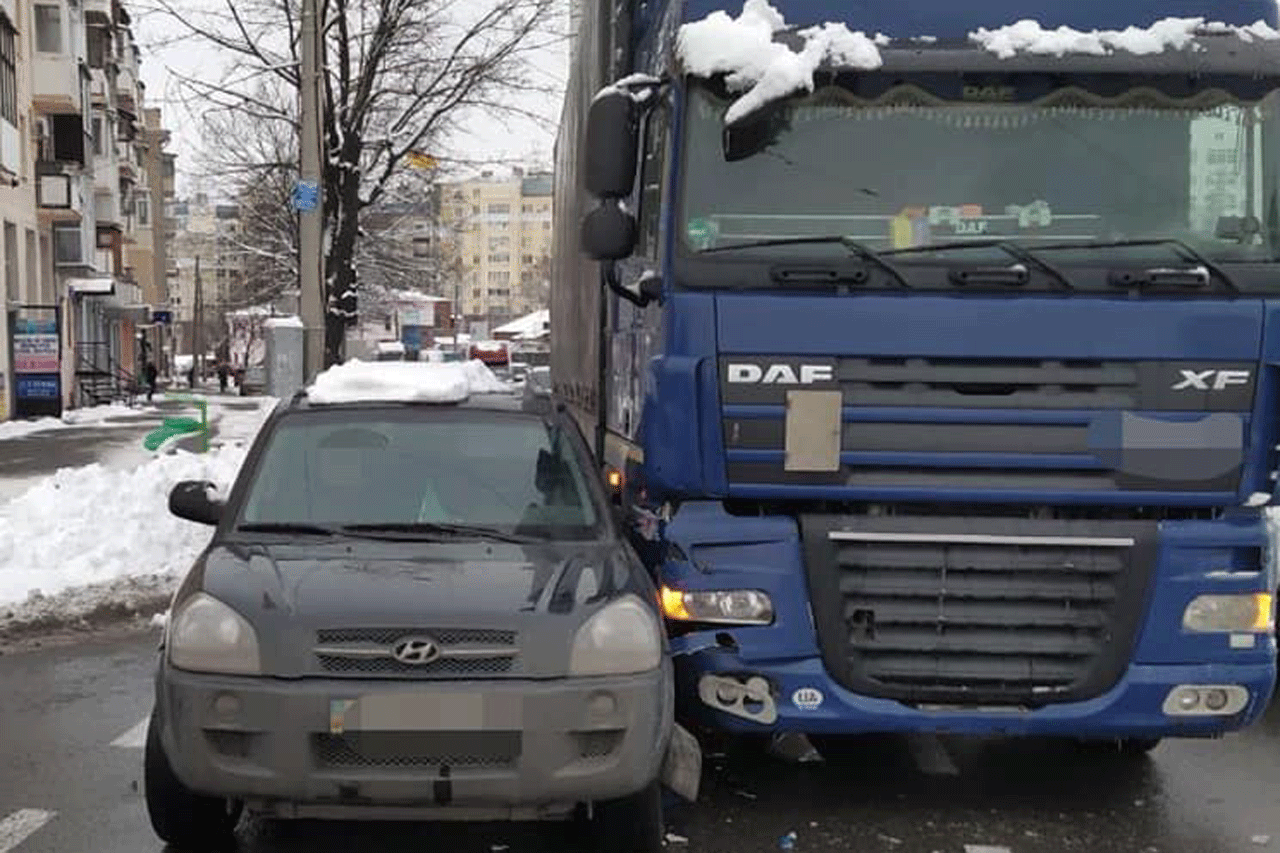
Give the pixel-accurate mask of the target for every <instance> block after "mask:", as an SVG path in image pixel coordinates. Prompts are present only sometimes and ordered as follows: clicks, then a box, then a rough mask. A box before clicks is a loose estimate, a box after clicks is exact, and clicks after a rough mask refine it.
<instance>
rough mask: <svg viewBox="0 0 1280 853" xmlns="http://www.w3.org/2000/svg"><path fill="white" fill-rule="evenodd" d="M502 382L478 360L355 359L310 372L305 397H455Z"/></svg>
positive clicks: (320, 400)
mask: <svg viewBox="0 0 1280 853" xmlns="http://www.w3.org/2000/svg"><path fill="white" fill-rule="evenodd" d="M508 390H509V389H508V388H507V386H506V384H505V383H503V382H502V381H501V380H499V379H498V377H496V376H494V375H493V372H492V371H491V370H489V368H488V367H486V366H485V365H484V363H483V362H480V361H466V362H420V361H360V360H359V359H353V360H351V361H348V362H346V363H344V364H339V365H335V366H333V367H331V368H329V369H328V370H326V371H324V372H323V373H321V374H320V375H319V376H317V377H316V380H315V383H314V384H312V385H311V387H309V388H308V389H307V401H308V402H310V403H316V404H320V405H331V404H336V403H461V402H464V401H466V400H467V399H468V398H469V397H470V396H471V395H472V394H500V393H504V392H506V391H508Z"/></svg>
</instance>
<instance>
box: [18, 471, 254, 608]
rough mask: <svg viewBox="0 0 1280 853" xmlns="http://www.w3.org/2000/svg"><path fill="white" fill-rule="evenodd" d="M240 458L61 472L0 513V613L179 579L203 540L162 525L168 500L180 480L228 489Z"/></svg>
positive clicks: (196, 532)
mask: <svg viewBox="0 0 1280 853" xmlns="http://www.w3.org/2000/svg"><path fill="white" fill-rule="evenodd" d="M244 456H245V450H244V449H243V448H239V447H225V448H222V449H219V450H216V451H213V452H210V453H207V454H195V453H184V452H178V453H175V454H173V455H170V456H159V457H156V458H154V459H152V460H150V461H148V462H147V463H145V464H143V465H141V466H139V467H137V468H134V469H132V470H124V471H121V470H111V469H109V468H107V467H106V466H104V465H102V464H99V463H95V464H93V465H88V466H85V467H83V468H64V469H62V470H61V471H59V472H57V473H56V474H54V475H53V476H51V477H48V478H47V479H45V480H44V481H42V482H41V483H39V484H37V485H36V486H34V487H33V488H31V489H30V490H28V491H27V492H26V493H24V494H23V495H21V496H20V497H18V498H15V499H14V500H12V501H10V502H9V503H8V504H5V505H3V506H0V604H11V603H16V602H22V601H24V600H27V599H28V598H29V597H30V598H31V599H34V600H37V601H38V599H40V598H42V597H48V596H52V595H56V594H58V593H61V592H63V591H65V590H69V589H72V588H75V587H83V586H88V585H91V584H101V583H104V582H111V581H116V580H118V579H121V578H124V577H126V576H141V577H147V576H162V577H174V576H176V575H178V574H181V573H185V572H186V571H187V569H189V568H190V567H191V563H192V561H193V560H194V559H195V557H196V555H197V554H199V553H200V551H201V549H203V548H204V547H205V545H206V544H208V541H209V535H210V532H211V531H210V528H208V527H205V526H204V525H200V524H193V523H191V522H188V521H183V520H181V519H178V518H176V517H175V516H172V515H170V514H169V492H170V490H171V489H172V488H173V487H174V485H176V484H177V483H178V482H179V481H180V480H212V481H214V482H217V483H224V484H225V483H230V482H231V481H232V480H234V479H235V475H236V472H237V471H239V469H240V464H241V463H242V462H243V461H244ZM122 496H127V498H126V499H122ZM33 593H35V595H33Z"/></svg>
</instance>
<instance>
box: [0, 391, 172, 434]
mask: <svg viewBox="0 0 1280 853" xmlns="http://www.w3.org/2000/svg"><path fill="white" fill-rule="evenodd" d="M157 399H163V395H160V397H158V398H157ZM153 411H154V408H153V407H150V406H146V407H143V408H130V407H128V406H126V405H124V404H123V403H111V404H108V405H102V406H91V407H89V408H84V409H68V410H67V411H66V412H64V413H63V415H62V417H61V418H53V417H44V418H32V419H30V420H16V421H0V440H3V439H6V438H22V437H24V436H28V435H32V434H33V433H37V432H47V431H48V430H53V429H66V428H67V427H85V426H101V427H135V428H136V427H137V426H138V424H137V423H136V422H129V421H127V420H126V421H120V420H114V421H113V420H112V418H117V419H118V418H128V417H130V416H135V417H136V416H137V415H141V414H147V413H149V412H153Z"/></svg>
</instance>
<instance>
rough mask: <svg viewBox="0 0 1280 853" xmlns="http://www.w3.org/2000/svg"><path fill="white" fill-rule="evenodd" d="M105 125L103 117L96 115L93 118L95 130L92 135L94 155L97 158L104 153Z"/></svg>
mask: <svg viewBox="0 0 1280 853" xmlns="http://www.w3.org/2000/svg"><path fill="white" fill-rule="evenodd" d="M104 124H105V122H104V121H103V119H102V116H100V115H95V116H94V117H93V130H92V131H91V133H92V135H93V154H94V156H95V157H101V156H102V151H103V149H102V140H103V135H102V134H103V125H104Z"/></svg>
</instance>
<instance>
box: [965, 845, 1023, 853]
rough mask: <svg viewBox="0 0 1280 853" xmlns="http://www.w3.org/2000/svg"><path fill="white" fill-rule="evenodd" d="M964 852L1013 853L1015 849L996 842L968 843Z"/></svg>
mask: <svg viewBox="0 0 1280 853" xmlns="http://www.w3.org/2000/svg"><path fill="white" fill-rule="evenodd" d="M964 853H1013V851H1011V850H1010V849H1009V848H1008V847H1001V846H999V845H996V844H966V845H965V846H964Z"/></svg>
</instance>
